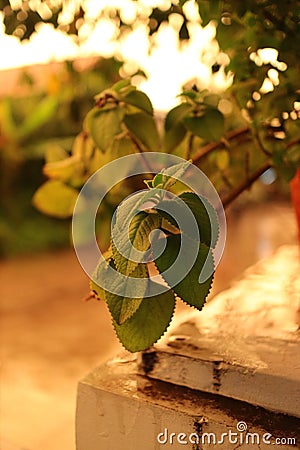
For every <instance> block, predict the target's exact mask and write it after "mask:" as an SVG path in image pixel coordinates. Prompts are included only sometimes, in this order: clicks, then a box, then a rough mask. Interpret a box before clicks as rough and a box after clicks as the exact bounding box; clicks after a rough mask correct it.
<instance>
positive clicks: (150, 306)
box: [92, 163, 218, 352]
mask: <svg viewBox="0 0 300 450" xmlns="http://www.w3.org/2000/svg"><path fill="white" fill-rule="evenodd" d="M188 164H189V163H183V164H179V165H176V166H172V167H170V168H168V169H166V170H163V171H162V172H161V173H159V174H157V175H156V176H155V177H154V179H153V180H152V183H151V185H150V186H149V187H150V189H149V191H147V192H146V193H145V194H144V195H143V196H142V197H141V198H140V199H139V200H138V201H137V202H134V201H133V200H134V197H131V198H129V201H128V202H124V203H123V205H121V207H120V208H119V210H118V211H117V213H116V215H115V223H114V226H113V236H114V237H115V238H116V241H115V242H112V246H111V250H110V252H109V254H108V255H107V257H106V260H105V261H102V262H101V263H100V264H99V266H98V268H97V270H96V272H95V275H94V277H93V281H92V288H93V289H94V290H95V291H96V292H97V293H98V295H99V297H101V298H103V299H105V300H106V302H107V305H108V308H109V311H110V313H111V315H112V319H113V325H114V328H115V330H116V333H117V335H118V337H119V339H120V341H121V342H122V344H123V345H124V347H125V348H126V349H128V350H129V351H132V352H135V351H140V350H144V349H145V348H148V347H149V346H150V345H152V344H153V343H154V342H156V341H157V340H158V339H159V338H160V337H161V335H162V334H163V333H164V332H165V331H166V329H167V327H168V326H169V324H170V321H171V318H172V315H173V312H174V308H175V298H181V299H182V300H183V301H185V302H186V303H187V304H189V305H190V306H193V307H195V308H197V309H199V310H201V309H202V307H203V305H204V303H205V299H206V297H207V295H208V293H209V291H210V288H211V284H212V279H213V273H214V262H213V257H212V251H211V247H213V246H214V245H215V244H216V241H217V236H218V227H217V216H216V213H215V211H214V209H213V208H212V206H211V205H210V204H209V202H207V200H204V199H203V201H202V199H200V198H199V197H198V196H197V195H196V194H194V193H192V192H185V193H183V194H181V195H180V196H179V198H180V200H181V202H184V203H185V204H186V205H187V206H188V207H189V208H190V210H191V212H192V214H193V215H194V217H195V220H196V223H197V226H198V228H199V231H200V237H201V242H200V241H198V242H195V241H192V239H191V238H190V237H189V236H188V239H189V241H190V245H191V246H192V247H193V248H195V246H197V248H198V251H197V254H196V259H195V262H194V264H193V265H192V267H191V269H189V270H187V273H186V274H184V276H183V277H182V275H181V278H182V279H180V280H179V279H178V282H177V281H175V283H174V278H175V280H177V278H178V277H179V274H178V277H177V273H176V271H175V272H174V270H173V267H172V266H173V265H174V262H175V261H176V259H177V256H178V254H179V251H180V249H181V246H182V241H181V239H182V235H181V234H180V230H179V229H178V224H177V222H176V218H175V219H174V218H172V217H171V216H170V215H169V214H168V213H166V212H165V211H164V208H165V206H166V204H165V203H166V202H169V203H170V202H179V203H180V200H179V199H178V198H176V197H175V198H172V199H171V200H170V199H165V200H164V199H159V198H158V196H157V193H158V192H161V189H162V188H166V187H170V186H171V185H172V184H173V183H174V181H175V178H176V175H177V176H178V173H182V172H184V171H185V170H186V167H187V165H188ZM173 177H174V178H173ZM156 186H157V187H158V188H157V187H156ZM131 199H133V200H132V201H131ZM149 201H150V202H151V201H152V202H153V205H154V206H155V209H156V211H155V212H154V211H153V209H150V210H144V211H140V212H138V213H136V212H137V210H138V209H139V208H142V207H143V203H146V202H147V203H148V202H149ZM132 217H133V218H132ZM166 222H167V223H168V224H169V225H170V226H169V227H168V230H167V231H166V227H164V225H163V224H164V223H166ZM156 229H161V230H162V229H164V232H167V237H166V246H165V249H164V251H163V253H162V254H161V255H160V256H159V257H157V258H156V259H155V261H154V264H155V266H156V268H157V269H158V272H159V273H160V274H161V276H162V277H163V279H164V281H165V282H166V283H167V284H169V285H170V284H171V288H170V289H169V290H167V291H165V292H163V293H162V294H160V295H156V296H152V297H143V295H141V296H140V298H135V297H134V296H132V295H131V294H132V283H131V282H132V277H134V278H149V272H148V265H147V264H146V263H145V262H144V260H138V259H137V260H133V258H132V259H131V256H132V254H133V253H132V251H133V250H140V251H143V252H144V251H147V250H148V249H149V248H150V241H149V234H150V232H151V231H153V230H156ZM127 234H128V238H127V237H126V236H125V235H127ZM190 248H191V247H189V246H188V247H187V248H183V249H182V255H181V257H182V258H183V260H182V261H183V264H185V262H188V261H189V260H190V250H189V249H190ZM108 266H110V267H111V268H112V269H114V270H115V271H117V272H119V273H120V274H122V275H125V277H127V278H125V280H124V282H123V283H124V284H123V285H122V291H123V294H122V296H120V295H117V294H115V293H112V292H108V291H104V290H103V288H101V286H99V285H101V280H103V279H104V278H105V277H106V275H107V274H106V270H107V268H108ZM204 266H205V267H206V269H207V270H209V276H208V277H207V279H206V280H205V281H204V282H201V283H199V277H200V274H201V272H202V270H203V267H204ZM177 267H178V266H177ZM169 269H171V270H173V272H172V277H171V278H172V280H171V279H170V278H169V276H168V273H169V272H167V271H168V270H169ZM127 282H128V290H127ZM116 283H119V281H116ZM146 286H147V283H146V284H145V291H146ZM115 287H116V286H110V288H111V291H114V292H116V291H115V290H114V288H115Z"/></svg>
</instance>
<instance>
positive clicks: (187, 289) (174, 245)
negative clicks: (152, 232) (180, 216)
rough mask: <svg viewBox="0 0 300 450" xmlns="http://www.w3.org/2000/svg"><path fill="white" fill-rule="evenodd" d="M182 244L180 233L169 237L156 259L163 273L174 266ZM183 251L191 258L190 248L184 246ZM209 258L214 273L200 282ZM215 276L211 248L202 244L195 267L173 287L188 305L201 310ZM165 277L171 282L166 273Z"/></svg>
mask: <svg viewBox="0 0 300 450" xmlns="http://www.w3.org/2000/svg"><path fill="white" fill-rule="evenodd" d="M180 246H181V236H180V235H173V236H169V237H167V245H166V248H165V250H164V252H163V254H162V255H161V256H159V257H158V258H157V259H156V260H155V264H156V266H157V268H158V270H159V272H160V273H161V274H163V272H165V271H166V270H167V269H169V268H170V267H171V266H172V264H173V263H174V261H175V260H176V258H177V256H178V253H179V250H180ZM182 251H183V254H184V255H185V258H186V259H187V260H189V258H190V252H189V249H188V248H184V247H183V249H182ZM185 253H186V254H185ZM207 258H208V267H209V270H210V271H211V273H212V275H211V276H210V277H209V278H208V279H207V280H206V281H205V282H204V283H199V276H200V273H201V270H202V268H203V266H204V264H205V261H206V259H207ZM174 270H175V269H174ZM213 276H214V262H213V257H212V253H211V250H210V249H209V248H208V247H207V246H206V245H205V244H200V247H199V252H198V256H197V258H196V261H195V263H194V265H193V267H192V268H191V270H190V271H189V273H188V274H187V275H186V276H185V277H184V278H183V280H181V281H180V282H179V283H178V284H177V285H175V286H173V287H172V289H173V291H174V292H175V293H176V294H177V295H178V296H179V297H180V298H181V299H182V300H183V301H184V302H186V303H187V304H188V305H190V306H193V307H195V308H197V309H199V310H201V309H202V308H203V305H204V303H205V300H206V297H207V295H208V294H209V291H210V289H211V285H212V280H213ZM163 278H164V279H165V281H166V282H167V283H169V282H170V283H171V281H170V280H169V278H168V276H166V275H165V274H163ZM172 278H173V279H174V272H173V274H172Z"/></svg>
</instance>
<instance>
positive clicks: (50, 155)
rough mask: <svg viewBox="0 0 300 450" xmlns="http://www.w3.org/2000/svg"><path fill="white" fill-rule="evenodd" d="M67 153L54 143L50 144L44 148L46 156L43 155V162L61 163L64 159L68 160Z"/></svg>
mask: <svg viewBox="0 0 300 450" xmlns="http://www.w3.org/2000/svg"><path fill="white" fill-rule="evenodd" d="M68 156H69V155H68V152H66V150H65V149H64V148H63V147H61V146H60V145H58V144H56V143H54V144H52V145H51V144H50V145H48V146H47V148H46V154H45V160H46V163H53V162H57V161H63V160H64V159H66V158H68Z"/></svg>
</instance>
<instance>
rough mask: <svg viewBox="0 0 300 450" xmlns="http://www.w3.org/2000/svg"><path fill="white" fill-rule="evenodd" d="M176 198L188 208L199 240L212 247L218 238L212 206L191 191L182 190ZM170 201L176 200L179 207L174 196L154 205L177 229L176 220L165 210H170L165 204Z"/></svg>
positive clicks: (217, 225) (216, 219)
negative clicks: (196, 228) (195, 223)
mask: <svg viewBox="0 0 300 450" xmlns="http://www.w3.org/2000/svg"><path fill="white" fill-rule="evenodd" d="M178 198H179V199H181V200H183V201H184V203H185V204H186V205H187V206H188V207H189V208H190V210H191V212H192V214H193V216H194V218H195V220H196V222H197V225H198V229H199V234H200V241H201V242H202V243H203V244H205V245H207V246H208V247H211V248H214V247H215V245H216V243H217V240H218V234H219V224H218V216H217V214H216V212H215V210H214V208H213V206H212V205H211V204H210V203H209V201H208V200H207V199H206V198H204V197H202V198H200V197H198V195H197V194H195V193H193V192H183V193H182V194H180V195H179V196H178ZM172 202H177V204H178V205H177V208H180V203H179V200H177V199H176V198H174V199H172V200H163V201H161V202H159V203H158V205H157V206H156V210H157V212H158V213H159V214H160V215H161V216H162V217H163V218H164V219H166V220H168V222H170V224H171V225H172V226H173V227H176V228H178V229H179V227H178V224H177V222H176V220H175V219H174V218H173V217H172V216H171V215H170V214H168V213H167V212H166V211H165V210H170V207H168V206H167V205H168V204H170V203H172ZM178 214H179V211H178ZM183 214H184V211H183ZM180 231H181V233H182V232H183V231H182V230H180ZM189 237H191V236H189Z"/></svg>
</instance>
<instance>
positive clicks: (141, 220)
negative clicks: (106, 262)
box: [112, 208, 161, 276]
mask: <svg viewBox="0 0 300 450" xmlns="http://www.w3.org/2000/svg"><path fill="white" fill-rule="evenodd" d="M128 217H130V211H128V210H126V209H125V208H124V210H123V211H121V212H120V211H119V214H117V221H116V223H115V225H114V228H113V237H114V239H115V242H112V251H113V258H114V262H115V265H116V267H117V270H118V271H119V272H120V273H122V274H123V275H127V276H129V275H130V274H131V273H132V272H133V271H134V270H135V269H136V268H137V266H138V265H139V261H134V260H133V259H131V257H132V256H133V255H134V252H135V250H139V251H141V252H145V251H146V250H148V249H149V247H150V241H149V234H150V233H151V231H153V230H156V229H158V228H159V227H160V225H161V218H160V216H159V215H158V214H149V213H146V212H144V211H142V212H140V213H138V214H136V215H135V216H134V217H133V219H132V220H131V222H130V226H129V234H127V233H128V229H127V226H128V220H127V218H128ZM124 254H126V255H127V254H128V258H127V257H125V256H123V255H124ZM135 259H137V258H135Z"/></svg>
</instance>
